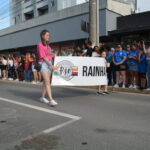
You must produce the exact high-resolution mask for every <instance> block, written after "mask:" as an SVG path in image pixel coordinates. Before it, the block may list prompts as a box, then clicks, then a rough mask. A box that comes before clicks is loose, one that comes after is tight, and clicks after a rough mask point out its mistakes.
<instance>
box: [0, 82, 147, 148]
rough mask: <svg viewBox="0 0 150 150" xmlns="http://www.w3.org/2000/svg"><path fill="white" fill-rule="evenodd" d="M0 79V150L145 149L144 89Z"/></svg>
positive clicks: (145, 117)
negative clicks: (47, 96) (47, 89)
mask: <svg viewBox="0 0 150 150" xmlns="http://www.w3.org/2000/svg"><path fill="white" fill-rule="evenodd" d="M53 95H54V97H55V99H56V100H57V101H58V102H59V105H58V106H57V107H55V108H52V107H49V106H47V105H45V104H42V103H40V102H39V96H40V85H32V84H20V83H19V84H18V83H10V82H3V81H0V150H150V95H141V94H127V93H111V94H110V95H108V96H97V95H96V94H95V91H94V90H87V89H79V88H78V89H77V88H62V87H53Z"/></svg>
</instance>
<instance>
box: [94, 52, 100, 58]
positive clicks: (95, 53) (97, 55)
mask: <svg viewBox="0 0 150 150" xmlns="http://www.w3.org/2000/svg"><path fill="white" fill-rule="evenodd" d="M99 56H100V54H99V53H97V52H92V57H99Z"/></svg>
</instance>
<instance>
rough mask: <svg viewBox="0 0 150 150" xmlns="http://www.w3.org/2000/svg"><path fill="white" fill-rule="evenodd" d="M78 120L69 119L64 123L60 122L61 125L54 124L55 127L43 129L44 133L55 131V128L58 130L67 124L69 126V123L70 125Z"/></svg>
mask: <svg viewBox="0 0 150 150" xmlns="http://www.w3.org/2000/svg"><path fill="white" fill-rule="evenodd" d="M76 121H77V120H74V119H72V120H69V121H67V122H65V123H62V124H60V125H57V126H54V127H51V128H49V129H46V130H44V131H42V133H44V134H48V133H51V132H53V131H55V130H57V129H60V128H63V127H65V126H67V125H70V124H72V123H74V122H76Z"/></svg>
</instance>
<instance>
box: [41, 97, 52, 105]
mask: <svg viewBox="0 0 150 150" xmlns="http://www.w3.org/2000/svg"><path fill="white" fill-rule="evenodd" d="M40 102H42V103H45V104H48V103H49V102H50V101H49V100H48V99H46V98H45V97H41V98H40Z"/></svg>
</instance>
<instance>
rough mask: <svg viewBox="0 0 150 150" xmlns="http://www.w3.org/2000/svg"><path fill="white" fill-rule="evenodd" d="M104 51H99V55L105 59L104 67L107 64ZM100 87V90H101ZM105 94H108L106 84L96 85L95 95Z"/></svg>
mask: <svg viewBox="0 0 150 150" xmlns="http://www.w3.org/2000/svg"><path fill="white" fill-rule="evenodd" d="M106 56H107V55H106V52H105V51H102V53H101V57H102V58H104V60H105V66H106V68H107V67H108V66H107V64H108V63H107V61H106ZM101 89H102V90H101ZM106 94H109V93H108V85H107V84H106V85H102V86H98V92H97V95H106Z"/></svg>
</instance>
